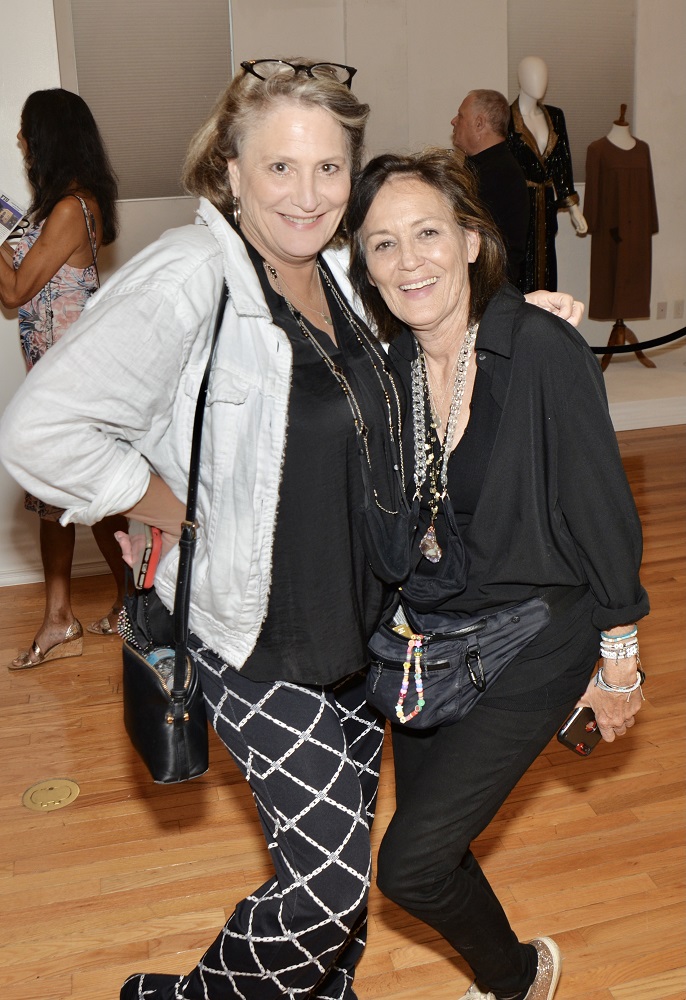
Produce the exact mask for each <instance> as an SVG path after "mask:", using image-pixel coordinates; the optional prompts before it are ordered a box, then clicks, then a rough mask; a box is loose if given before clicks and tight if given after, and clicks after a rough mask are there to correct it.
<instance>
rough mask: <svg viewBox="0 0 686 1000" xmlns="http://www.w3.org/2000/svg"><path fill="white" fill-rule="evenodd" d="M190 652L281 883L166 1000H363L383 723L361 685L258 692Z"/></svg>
mask: <svg viewBox="0 0 686 1000" xmlns="http://www.w3.org/2000/svg"><path fill="white" fill-rule="evenodd" d="M191 649H192V655H193V656H194V658H195V659H196V662H197V663H198V665H199V668H200V671H201V677H202V684H203V693H204V696H205V701H206V705H207V713H208V717H209V719H210V722H211V723H212V725H213V726H214V728H215V730H216V731H217V734H218V735H219V737H220V739H221V740H222V741H223V742H224V744H225V745H226V747H227V749H228V750H229V752H230V753H231V755H232V756H233V758H234V759H235V760H236V762H237V764H238V766H239V767H240V769H241V770H242V771H243V774H244V775H245V778H246V780H247V781H248V782H249V784H250V787H251V790H252V793H253V797H254V799H255V803H256V805H257V809H258V813H259V817H260V821H261V824H262V829H263V832H264V836H265V840H266V842H267V846H268V848H269V851H270V854H271V857H272V861H273V864H274V870H275V874H274V877H273V878H270V879H269V880H268V881H267V882H265V883H264V885H262V886H260V887H259V888H257V889H256V890H255V891H254V892H252V893H250V895H249V896H247V897H246V898H245V899H243V900H241V901H240V902H239V903H238V904H237V905H236V908H235V910H234V912H233V913H232V915H231V917H230V918H229V920H228V921H227V923H226V925H225V926H224V927H223V928H222V929H221V931H220V932H219V934H218V936H217V938H216V940H215V941H214V943H213V944H211V945H210V947H209V948H208V950H207V951H206V953H205V955H204V956H203V958H202V959H201V961H200V962H199V964H198V965H197V966H196V968H195V969H193V970H192V972H191V973H190V974H189V975H188V976H185V977H182V978H181V979H180V981H179V982H178V983H177V985H176V987H175V992H172V990H170V996H169V1000H172V996H173V997H182V998H184V1000H229V998H232V997H240V998H242V1000H271V998H277V997H292V998H302V1000H315V998H316V1000H355V994H354V992H353V988H352V983H353V976H354V972H355V966H356V964H357V962H358V961H359V959H360V957H361V956H362V952H363V950H364V945H365V937H366V906H367V897H368V893H369V885H370V878H371V847H370V840H369V829H370V826H371V822H372V819H373V816H374V807H375V802H376V793H377V787H378V780H379V767H380V764H381V749H382V742H383V721H384V720H383V719H381V717H380V716H378V715H377V714H376V713H375V712H374V711H373V710H372V709H370V708H369V706H368V705H367V704H366V702H365V698H364V676H363V675H361V674H358V675H356V676H355V677H353V678H350V679H348V680H347V681H344V682H342V683H341V684H340V685H337V686H335V687H334V688H315V687H303V686H299V685H296V684H291V683H286V682H277V683H273V684H271V683H260V682H255V681H250V680H248V679H247V678H246V677H243V676H241V674H238V673H236V672H235V671H233V670H225V669H224V670H222V668H223V664H222V663H221V662H220V661H219V660H218V659H217V657H216V656H215V655H214V654H213V653H212V652H211V651H209V650H207V649H204V648H202V647H201V648H199V649H198V648H195V649H193V643H192V644H191ZM227 835H228V836H230V831H229V833H228V834H227ZM159 1000H162V996H161V994H160V997H159ZM165 1000H166V998H165Z"/></svg>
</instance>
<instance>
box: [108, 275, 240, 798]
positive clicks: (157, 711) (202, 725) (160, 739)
mask: <svg viewBox="0 0 686 1000" xmlns="http://www.w3.org/2000/svg"><path fill="white" fill-rule="evenodd" d="M227 298H228V291H227V288H226V285H224V287H223V289H222V296H221V299H220V302H219V310H218V313H217V320H216V323H215V328H214V334H213V337H212V346H211V349H210V357H209V359H208V362H207V366H206V368H205V373H204V375H203V379H202V383H201V385H200V392H199V394H198V403H197V406H196V410H195V419H194V422H193V442H192V447H191V461H190V471H189V475H188V498H187V503H186V519H185V521H184V522H183V524H182V526H181V539H180V541H179V550H180V552H179V569H178V574H177V578H176V593H175V598H174V613H173V615H171V614H170V612H169V611H167V609H166V608H165V607H164V605H163V604H162V601H161V600H160V599H159V597H158V596H157V593H156V591H155V590H154V589H152V588H151V589H150V590H145V591H137V592H136V593H135V594H134V595H133V596H131V597H129V598H128V599H127V600H126V601H125V603H124V611H123V613H122V614H121V615H120V621H119V631H120V633H121V635H122V637H123V639H124V643H123V661H124V671H123V701H124V725H125V726H126V731H127V733H128V734H129V738H130V740H131V742H132V743H133V746H134V747H135V749H136V750H137V752H138V754H139V755H140V757H141V758H142V759H143V762H144V763H145V765H146V767H147V768H148V770H149V771H150V774H151V775H152V778H153V781H155V782H158V783H160V784H172V783H175V782H179V781H188V780H189V779H190V778H197V777H199V775H201V774H204V773H205V771H207V768H208V766H209V745H208V736H207V715H206V712H205V702H204V699H203V694H202V688H201V685H200V677H199V675H198V671H197V667H196V666H195V664H194V662H193V661H192V660H191V659H190V657H189V656H188V652H187V639H188V609H189V604H190V579H191V568H192V565H193V555H194V552H195V541H196V534H197V523H196V520H195V513H196V506H197V492H198V473H199V464H200V444H201V440H202V424H203V415H204V409H205V401H206V398H207V388H208V385H209V378H210V369H211V367H212V359H213V357H214V351H215V347H216V343H217V336H218V334H219V329H220V327H221V322H222V318H223V315H224V309H225V307H226V301H227Z"/></svg>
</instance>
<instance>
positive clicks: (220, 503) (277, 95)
mask: <svg viewBox="0 0 686 1000" xmlns="http://www.w3.org/2000/svg"><path fill="white" fill-rule="evenodd" d="M354 73H355V70H354V69H353V68H351V67H349V66H344V65H339V64H336V63H324V62H314V61H312V60H305V59H297V60H281V59H272V60H249V61H247V62H244V63H242V68H241V71H240V72H239V73H238V74H237V76H236V77H235V79H234V80H233V81H232V82H231V84H230V85H229V87H228V89H227V90H226V92H225V93H224V94H223V95H222V97H221V98H220V100H219V102H218V104H217V106H216V108H215V110H214V112H213V114H212V115H211V117H210V118H209V120H208V122H207V123H206V125H205V126H203V128H202V129H201V130H200V132H199V133H198V136H197V138H196V140H195V141H194V142H193V144H192V145H191V151H190V154H189V159H188V162H187V165H186V169H185V174H184V178H185V184H186V187H187V189H188V190H189V192H190V193H192V194H196V195H200V205H199V209H198V219H197V222H198V224H197V225H195V226H188V227H184V228H181V229H177V230H172V231H170V232H168V233H165V234H164V235H163V236H162V237H161V238H160V239H159V240H158V241H157V243H155V244H153V245H152V246H151V247H149V248H148V249H146V250H144V251H143V252H142V253H140V254H139V255H138V256H137V257H136V258H134V260H132V261H131V262H130V263H129V264H127V265H126V266H125V267H124V268H122V270H121V271H120V272H119V273H118V274H117V275H116V276H115V277H114V278H113V279H112V280H111V281H110V282H109V283H108V285H107V287H106V288H104V289H103V291H102V293H101V295H100V296H99V298H98V301H97V303H94V304H93V308H91V309H87V310H86V312H85V313H84V316H83V318H82V320H81V322H80V323H79V325H78V327H77V329H76V330H75V331H74V335H73V337H72V338H71V339H70V343H69V344H68V345H65V347H64V350H60V346H61V345H58V346H57V348H56V349H55V351H54V357H53V358H48V362H52V364H51V365H48V366H46V370H45V371H44V372H41V373H38V375H39V377H38V379H36V380H34V383H33V386H32V387H31V390H32V391H31V392H28V391H27V392H26V393H20V394H19V398H18V399H17V400H15V402H14V403H12V404H10V408H9V410H8V413H7V415H6V417H5V421H4V425H3V432H2V448H3V455H4V460H5V462H6V463H7V464H8V466H9V468H10V469H11V470H12V472H13V474H15V475H16V476H18V477H19V478H20V479H22V480H23V481H24V482H26V483H30V484H34V485H36V486H38V485H40V486H41V488H43V489H44V490H46V491H47V492H48V493H52V495H54V496H59V497H60V498H61V499H64V500H65V501H66V506H67V517H68V518H69V519H75V520H83V521H86V522H90V521H92V520H97V519H98V518H99V517H101V516H103V514H106V513H112V512H115V511H125V512H126V513H128V514H129V515H130V516H132V517H135V518H137V519H138V520H142V521H144V522H147V523H150V524H154V525H157V526H158V527H160V528H162V529H163V531H164V532H165V535H166V541H167V548H168V553H167V555H166V556H165V557H164V559H163V561H162V563H161V565H160V568H159V570H158V573H157V577H156V581H155V587H156V590H157V592H158V594H159V595H160V597H161V598H162V600H163V601H164V602H165V604H167V606H169V607H170V606H171V605H172V603H173V599H174V583H175V579H176V568H177V548H176V546H175V542H176V540H177V539H178V536H179V525H180V522H181V521H182V519H183V518H184V516H185V505H184V504H183V503H182V502H181V500H180V499H179V498H181V497H185V495H186V483H187V474H188V461H189V450H190V441H191V429H192V424H193V415H194V409H195V401H196V398H197V395H198V387H199V384H200V381H201V378H202V374H203V371H204V368H205V365H206V362H207V359H208V355H209V352H210V341H211V335H212V330H213V327H214V322H215V317H216V315H217V311H218V307H219V301H220V297H221V294H222V289H223V287H224V285H226V286H227V289H228V302H227V305H226V310H225V313H224V318H223V322H222V325H221V330H220V332H219V337H218V342H217V348H216V354H215V357H214V362H213V368H212V373H211V379H210V386H209V399H208V405H207V407H206V411H205V415H204V433H203V451H202V456H201V462H200V476H199V487H198V523H199V534H198V542H197V547H196V555H195V562H194V568H193V578H192V593H191V600H190V616H189V618H190V629H191V635H190V641H189V645H190V655H191V656H192V657H193V658H194V660H195V661H196V663H197V666H198V669H199V673H200V676H201V680H202V686H203V691H204V696H205V701H206V706H207V714H208V718H209V720H210V722H211V724H212V725H213V726H214V728H215V730H216V732H217V734H218V735H219V737H220V739H221V740H222V741H223V743H224V744H225V746H226V748H227V750H228V752H229V753H230V754H231V756H232V757H233V759H234V760H235V762H236V763H237V765H238V767H239V768H240V769H241V770H242V772H243V774H244V775H245V778H246V780H247V781H248V782H249V784H250V787H251V790H252V793H253V796H254V799H255V803H256V805H257V809H258V813H259V817H260V821H261V823H262V827H263V831H264V835H265V840H266V842H267V844H268V847H269V851H270V854H271V858H272V862H273V865H274V874H273V876H272V877H271V878H269V879H268V880H267V881H266V882H265V883H264V885H262V886H260V887H259V888H257V889H256V890H255V891H254V892H252V893H250V894H249V895H248V896H247V897H246V898H245V899H242V900H241V901H240V902H238V903H237V904H236V906H235V909H234V910H233V913H232V915H231V916H230V918H229V920H228V921H227V923H226V925H225V927H224V928H223V929H222V930H221V931H220V932H219V935H218V936H217V938H216V940H215V941H214V943H213V944H211V945H210V947H209V948H208V950H207V951H206V953H205V955H204V956H203V958H202V959H201V961H200V962H199V963H198V965H197V966H196V967H195V968H194V969H193V970H192V971H191V972H190V973H189V974H188V975H166V974H165V975H157V974H151V973H139V974H136V975H134V976H131V977H130V978H129V979H128V980H127V982H126V983H125V984H124V986H123V988H122V991H121V997H122V1000H143V998H146V1000H173V998H174V1000H179V998H182V997H183V998H186V1000H224V998H228V997H242V998H251V1000H269V998H276V997H282V996H291V997H303V998H306V997H308V998H317V1000H325V998H326V1000H353V998H354V995H355V994H354V992H353V976H354V972H355V966H356V964H357V961H358V960H359V958H360V956H361V954H362V951H363V948H364V941H365V925H366V904H367V896H368V892H369V882H370V873H371V852H370V839H369V828H370V825H371V822H372V819H373V815H374V804H375V799H376V792H377V784H378V773H379V764H380V760H381V747H382V739H383V720H382V719H381V718H380V717H379V716H378V715H377V714H376V713H375V712H374V711H373V710H371V709H370V708H369V707H368V706H367V704H366V701H365V686H364V674H363V669H364V668H365V666H366V664H367V650H366V644H367V640H368V638H369V636H370V634H371V633H372V631H373V630H374V628H375V626H376V624H377V623H378V621H379V619H380V617H381V615H382V613H383V610H384V607H385V604H386V601H387V598H388V594H389V590H390V588H391V587H392V586H393V585H394V584H397V582H398V581H399V580H401V579H402V578H403V576H404V575H405V574H406V572H407V568H408V544H407V539H408V514H407V503H406V501H405V497H404V469H403V462H402V457H401V455H400V451H399V442H400V434H401V424H402V419H403V411H404V406H403V400H402V398H401V394H400V391H399V388H398V384H397V381H396V379H395V376H394V375H393V373H392V371H391V370H390V367H389V366H388V364H387V361H386V357H385V353H384V352H383V350H382V349H381V348H380V346H379V345H378V344H377V342H376V340H375V338H374V337H373V336H372V335H371V334H370V332H369V330H368V329H367V327H366V326H365V324H364V323H363V322H362V321H361V320H360V319H359V318H358V316H357V315H356V314H355V313H354V312H353V311H352V309H351V306H350V305H349V303H350V302H352V301H353V294H352V290H351V288H350V284H349V282H348V278H347V273H346V270H345V263H346V258H345V257H341V256H340V255H338V254H337V253H335V252H332V251H331V250H327V249H324V248H326V247H327V246H328V245H329V244H330V243H331V241H332V240H333V239H334V238H335V237H336V234H337V232H338V228H339V224H340V222H341V219H342V217H343V213H344V211H345V208H346V205H347V201H348V196H349V193H350V185H351V178H352V176H353V174H354V173H355V172H356V171H357V170H358V169H359V167H360V162H361V155H362V142H363V136H364V128H365V123H366V120H367V115H368V112H369V109H368V106H367V105H366V104H362V103H360V102H359V101H358V100H357V98H356V97H355V96H354V95H353V94H352V92H351V90H350V82H351V79H352V76H353V74H354ZM560 301H561V300H559V299H556V302H560ZM562 305H563V307H567V306H568V305H569V303H568V302H564V303H562ZM552 306H553V307H555V302H553V303H552ZM84 352H85V355H86V357H87V358H90V359H93V358H96V357H97V358H98V359H99V361H100V364H99V365H98V366H95V367H94V368H92V369H91V368H90V366H89V368H88V377H87V378H84V377H83V373H81V374H80V376H77V375H76V374H75V373H74V372H73V365H72V361H73V359H74V358H75V357H77V356H78V357H83V355H84ZM77 382H78V385H77ZM65 384H66V389H67V390H68V391H67V393H66V394H65V393H63V392H62V390H63V389H64V388H65ZM113 385H114V386H116V392H114V393H113V391H112V386H113ZM58 386H59V388H60V392H59V393H58V391H57V390H58ZM35 393H41V395H45V397H46V400H47V402H48V404H49V405H50V412H51V416H52V422H51V429H48V428H46V427H45V426H44V422H42V421H36V420H35V419H32V417H31V400H32V398H34V394H35ZM64 395H66V396H67V397H71V398H72V400H74V399H78V404H76V405H74V404H73V403H72V405H68V404H66V403H65V402H64V401H63V396H64ZM75 411H77V412H75ZM65 448H68V449H69V452H70V453H75V452H76V453H78V454H79V455H80V456H82V461H80V462H79V463H78V464H77V465H76V466H74V465H73V464H72V465H70V466H65V465H64V463H62V462H61V461H60V457H59V455H55V454H53V450H58V449H65ZM47 483H50V484H52V486H51V488H50V489H48V488H47ZM55 483H57V484H59V486H58V487H55V485H54V484H55Z"/></svg>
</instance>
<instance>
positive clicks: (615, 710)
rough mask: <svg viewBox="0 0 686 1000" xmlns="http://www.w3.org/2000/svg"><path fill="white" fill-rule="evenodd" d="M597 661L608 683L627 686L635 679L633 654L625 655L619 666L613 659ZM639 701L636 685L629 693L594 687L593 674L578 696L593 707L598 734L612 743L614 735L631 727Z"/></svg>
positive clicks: (621, 733) (584, 703)
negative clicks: (617, 692) (580, 695)
mask: <svg viewBox="0 0 686 1000" xmlns="http://www.w3.org/2000/svg"><path fill="white" fill-rule="evenodd" d="M600 664H601V666H602V668H603V677H604V678H605V680H606V681H608V683H610V684H616V685H618V686H620V687H630V686H631V685H632V684H633V683H634V682H635V680H636V675H637V670H638V665H637V663H636V658H635V657H629V658H628V659H627V660H626V661H625V662H624V663H623V665H622V666H621V667H620V666H618V665H617V661H616V660H601V661H600ZM642 703H643V695H642V694H641V689H640V688H638V689H637V690H636V691H632V692H631V694H629V695H627V694H616V693H614V692H611V691H603V690H602V688H599V687H597V685H596V683H595V675H594V676H593V677H592V678H591V680H590V682H589V685H588V687H587V688H586V691H585V693H584V694H583V695H582V697H581V698H580V699H579V704H580V705H588V706H590V707H591V708H592V709H593V713H594V715H595V717H596V722H597V723H598V728H599V729H600V733H601V736H602V737H603V739H604V740H605V741H606V742H607V743H612V742H613V740H614V739H615V738H616V737H617V736H624V734H625V733H626V731H627V729H631V727H632V726H633V724H634V722H635V716H636V714H637V712H639V711H640V708H641V704H642Z"/></svg>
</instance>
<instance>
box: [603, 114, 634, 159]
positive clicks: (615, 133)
mask: <svg viewBox="0 0 686 1000" xmlns="http://www.w3.org/2000/svg"><path fill="white" fill-rule="evenodd" d="M625 111H626V104H622V107H621V111H620V114H619V118H617V119H616V120H615V121H614V122H613V123H612V128H611V129H610V131H609V132H608V133H607V138H608V139H609V140H610V142H611V143H612V145H613V146H617V148H618V149H633V148H634V146H635V145H636V140H635V139H634V137H633V135H632V134H631V130H630V128H629V123H628V121H626V119H625V118H624V112H625Z"/></svg>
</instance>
